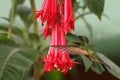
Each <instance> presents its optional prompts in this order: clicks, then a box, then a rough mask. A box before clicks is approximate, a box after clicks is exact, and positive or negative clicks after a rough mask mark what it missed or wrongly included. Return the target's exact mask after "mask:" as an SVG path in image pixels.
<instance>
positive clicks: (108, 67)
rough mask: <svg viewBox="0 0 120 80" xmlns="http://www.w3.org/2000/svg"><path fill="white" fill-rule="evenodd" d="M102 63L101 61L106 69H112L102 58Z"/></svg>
mask: <svg viewBox="0 0 120 80" xmlns="http://www.w3.org/2000/svg"><path fill="white" fill-rule="evenodd" d="M100 63H101V65H102V67H103V68H104V69H105V70H106V71H108V70H110V69H111V68H110V66H109V65H107V64H106V63H105V62H104V61H102V60H101V61H100Z"/></svg>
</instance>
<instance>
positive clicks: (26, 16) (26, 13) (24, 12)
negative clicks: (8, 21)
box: [16, 5, 33, 27]
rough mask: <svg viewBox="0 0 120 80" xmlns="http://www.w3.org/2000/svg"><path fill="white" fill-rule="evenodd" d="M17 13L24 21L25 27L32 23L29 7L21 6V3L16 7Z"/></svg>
mask: <svg viewBox="0 0 120 80" xmlns="http://www.w3.org/2000/svg"><path fill="white" fill-rule="evenodd" d="M16 11H17V14H18V15H19V16H20V18H21V19H22V21H23V22H24V24H25V26H26V27H29V26H30V25H31V24H32V17H33V16H32V12H31V9H30V8H28V7H26V6H23V5H19V6H17V8H16Z"/></svg>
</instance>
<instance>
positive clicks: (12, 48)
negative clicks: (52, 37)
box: [0, 0, 120, 80]
mask: <svg viewBox="0 0 120 80" xmlns="http://www.w3.org/2000/svg"><path fill="white" fill-rule="evenodd" d="M24 1H25V0H15V5H14V17H13V18H14V20H15V18H16V16H19V17H20V18H21V20H22V21H23V23H24V28H23V29H21V28H20V27H21V26H19V25H15V26H12V34H11V35H12V38H11V40H9V39H8V38H7V35H8V34H7V33H8V30H9V26H10V25H9V24H5V23H3V24H0V80H22V79H23V78H24V76H25V74H26V73H27V71H28V70H29V69H30V67H32V64H34V65H35V64H36V63H39V62H38V61H37V57H38V55H40V56H39V57H40V59H42V57H43V56H44V55H45V54H44V53H46V52H47V50H48V47H49V46H48V45H47V43H46V42H45V41H44V40H43V37H42V36H41V35H38V34H36V32H34V31H32V32H31V31H29V30H30V28H31V25H32V24H33V22H32V21H33V16H32V15H33V13H32V11H31V10H32V9H31V8H28V7H26V6H25V5H23V3H24ZM104 3H105V1H104V0H83V1H79V2H78V0H73V9H74V11H75V15H76V14H77V16H75V20H78V19H79V18H80V19H82V20H83V21H84V22H85V24H86V27H87V29H88V30H89V32H90V35H92V26H91V24H90V23H89V22H88V21H87V19H85V17H84V16H86V15H89V14H91V13H94V14H95V15H96V16H97V17H98V18H99V19H100V20H101V17H102V14H103V10H104ZM86 9H89V11H86ZM79 10H82V11H83V13H79ZM9 15H11V10H10V14H9ZM1 18H2V19H5V20H6V21H8V23H10V19H11V18H12V17H11V16H10V17H9V18H6V17H1ZM33 25H34V24H33ZM32 27H33V26H32ZM66 38H67V41H68V43H70V42H74V41H79V38H78V37H77V35H75V34H72V33H71V34H68V35H67V36H66ZM98 54H99V56H100V57H101V59H102V60H103V61H105V63H107V64H108V65H109V66H110V68H111V69H109V70H108V71H109V73H111V74H112V75H114V76H115V77H117V78H118V79H120V76H119V75H120V71H119V70H120V68H119V67H118V66H117V65H116V64H114V63H113V62H112V61H111V60H110V59H108V58H107V57H105V56H104V55H103V54H100V53H98ZM80 57H81V61H82V62H83V64H84V66H85V71H86V72H87V71H89V69H92V70H93V71H95V72H96V73H98V74H102V73H103V72H104V71H105V69H104V68H103V67H102V66H101V65H100V64H98V63H95V62H93V61H90V60H89V59H88V58H87V57H85V56H80ZM41 64H42V63H41ZM32 69H33V68H32ZM76 69H77V68H76ZM43 73H44V71H43V66H42V67H40V73H39V74H40V75H42V74H43ZM56 73H57V74H56ZM50 75H51V74H49V73H48V76H49V77H51V78H52V79H53V80H54V79H56V77H55V78H54V77H53V76H50ZM55 75H58V76H59V77H60V76H61V74H60V73H59V72H55ZM58 80H59V79H58Z"/></svg>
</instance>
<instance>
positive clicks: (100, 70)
mask: <svg viewBox="0 0 120 80" xmlns="http://www.w3.org/2000/svg"><path fill="white" fill-rule="evenodd" d="M91 69H92V70H93V71H95V72H96V73H98V74H102V73H103V72H104V71H105V70H104V68H103V67H102V65H101V64H99V63H97V62H93V65H92V67H91Z"/></svg>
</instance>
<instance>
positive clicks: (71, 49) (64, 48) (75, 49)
mask: <svg viewBox="0 0 120 80" xmlns="http://www.w3.org/2000/svg"><path fill="white" fill-rule="evenodd" d="M51 47H53V48H56V49H58V50H60V51H61V52H67V53H69V54H82V55H88V52H87V51H86V50H84V49H82V48H80V47H79V46H78V45H51Z"/></svg>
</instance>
